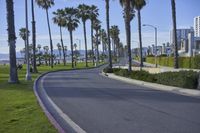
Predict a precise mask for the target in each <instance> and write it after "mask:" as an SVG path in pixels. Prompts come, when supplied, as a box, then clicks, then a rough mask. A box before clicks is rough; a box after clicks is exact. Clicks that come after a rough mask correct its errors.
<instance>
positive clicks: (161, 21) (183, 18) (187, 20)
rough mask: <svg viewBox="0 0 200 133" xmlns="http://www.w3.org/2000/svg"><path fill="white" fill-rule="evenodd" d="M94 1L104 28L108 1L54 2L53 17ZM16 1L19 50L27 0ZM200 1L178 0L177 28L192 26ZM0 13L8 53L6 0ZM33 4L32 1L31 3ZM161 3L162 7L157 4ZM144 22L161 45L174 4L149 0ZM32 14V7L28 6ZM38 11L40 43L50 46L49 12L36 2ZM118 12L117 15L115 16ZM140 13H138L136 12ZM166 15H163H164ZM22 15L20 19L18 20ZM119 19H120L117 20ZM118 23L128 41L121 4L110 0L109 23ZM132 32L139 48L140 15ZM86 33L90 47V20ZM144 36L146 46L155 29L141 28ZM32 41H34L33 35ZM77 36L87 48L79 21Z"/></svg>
mask: <svg viewBox="0 0 200 133" xmlns="http://www.w3.org/2000/svg"><path fill="white" fill-rule="evenodd" d="M82 3H85V4H88V5H91V4H94V5H96V6H98V8H99V13H100V16H99V19H100V20H101V21H102V27H103V28H104V29H105V28H106V19H105V2H104V1H101V2H97V1H92V0H88V1H85V0H77V1H72V0H60V1H59V2H58V1H55V6H53V7H52V8H51V9H50V10H49V14H50V20H52V17H53V15H52V12H53V11H55V10H56V9H58V8H64V7H66V6H67V7H71V6H73V7H77V6H78V4H82ZM14 4H15V6H14V7H15V31H16V36H17V40H16V50H17V51H19V50H20V49H22V48H24V42H23V40H22V39H21V38H20V37H19V29H20V28H21V27H25V20H24V15H25V14H24V6H23V5H24V1H17V2H15V3H14ZM199 4H200V1H198V0H193V1H192V2H191V1H189V0H176V8H177V29H180V28H190V27H192V26H193V23H194V22H193V21H194V17H196V16H200V9H199V8H198V5H199ZM0 5H1V8H0V12H1V14H0V16H1V18H4V19H1V26H0V44H1V45H0V53H8V45H7V44H8V43H7V31H6V28H7V27H6V26H7V24H6V12H5V10H6V7H5V2H4V1H0ZM29 5H30V3H29ZM158 5H159V6H158ZM141 13H142V23H143V24H146V23H147V24H151V25H154V26H156V27H158V45H161V44H162V43H166V42H170V30H171V28H172V17H171V4H170V0H168V1H163V2H162V3H159V0H149V1H148V3H147V5H146V6H145V7H144V8H143V10H142V12H141ZM29 14H30V7H29ZM35 14H36V29H37V30H36V32H37V44H41V45H43V46H44V45H48V46H49V36H48V30H47V24H46V16H45V15H46V14H45V11H44V10H42V9H40V8H38V6H37V5H35ZM116 14H117V15H116ZM136 15H137V14H136ZM163 16H164V17H163ZM19 18H20V19H19ZM116 20H118V21H116ZM50 22H51V29H52V36H53V44H54V49H56V44H57V43H60V35H59V28H58V27H57V25H55V24H53V22H52V21H50ZM112 25H118V26H119V29H120V33H121V34H120V39H121V41H122V42H123V43H124V44H125V42H126V40H125V28H124V20H123V17H122V7H121V6H120V4H119V1H117V0H116V1H110V26H112ZM131 27H132V29H131V31H132V35H131V36H132V40H133V42H132V48H135V47H137V45H138V44H137V43H136V42H137V41H138V33H137V32H138V31H137V16H136V17H135V18H134V20H133V21H132V22H131ZM29 30H31V15H29ZM63 31H64V44H65V45H67V46H69V33H68V32H67V30H66V29H65V30H63ZM87 34H88V35H87V36H88V46H89V49H90V48H91V44H90V22H89V21H87ZM142 35H143V36H142V37H143V46H148V45H151V44H153V43H154V30H153V29H151V28H149V27H142ZM29 39H30V43H31V42H32V41H31V37H30V38H29ZM76 39H80V40H81V49H84V44H83V31H82V24H81V23H80V25H79V28H78V29H77V30H76V31H75V32H74V42H75V43H79V42H78V41H77V40H76Z"/></svg>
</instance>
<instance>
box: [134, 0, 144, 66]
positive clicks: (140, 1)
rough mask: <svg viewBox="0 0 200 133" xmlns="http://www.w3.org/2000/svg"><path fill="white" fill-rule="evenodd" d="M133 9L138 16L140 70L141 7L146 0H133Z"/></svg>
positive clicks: (141, 59) (141, 63)
mask: <svg viewBox="0 0 200 133" xmlns="http://www.w3.org/2000/svg"><path fill="white" fill-rule="evenodd" d="M134 2H135V3H134V4H135V9H136V10H137V16H138V34H139V44H140V70H141V69H142V67H143V57H142V33H141V12H140V11H141V9H142V8H143V7H144V6H145V5H146V0H135V1H134Z"/></svg>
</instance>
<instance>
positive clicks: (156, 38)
mask: <svg viewBox="0 0 200 133" xmlns="http://www.w3.org/2000/svg"><path fill="white" fill-rule="evenodd" d="M142 26H149V27H152V28H154V30H155V47H156V53H155V64H156V67H158V64H157V28H156V27H155V26H153V25H150V24H143V25H142Z"/></svg>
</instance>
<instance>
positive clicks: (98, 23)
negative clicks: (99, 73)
mask: <svg viewBox="0 0 200 133" xmlns="http://www.w3.org/2000/svg"><path fill="white" fill-rule="evenodd" d="M100 23H101V22H100V21H99V20H98V19H96V20H95V21H94V25H93V26H94V27H93V28H94V30H95V32H96V35H95V40H96V41H95V42H96V43H95V44H96V45H95V46H96V48H95V49H96V65H97V66H98V64H99V38H98V37H99V35H100V34H99V30H100V29H101V25H100Z"/></svg>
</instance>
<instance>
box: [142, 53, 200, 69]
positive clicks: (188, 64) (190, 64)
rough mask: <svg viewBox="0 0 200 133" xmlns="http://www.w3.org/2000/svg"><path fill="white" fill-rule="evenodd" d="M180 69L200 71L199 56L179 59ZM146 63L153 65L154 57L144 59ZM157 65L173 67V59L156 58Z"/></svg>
mask: <svg viewBox="0 0 200 133" xmlns="http://www.w3.org/2000/svg"><path fill="white" fill-rule="evenodd" d="M178 59H179V60H178V61H179V62H178V63H179V67H180V68H190V69H200V56H195V57H179V58H178ZM146 62H148V63H151V64H155V57H146ZM157 63H158V64H159V65H161V66H168V67H173V66H174V57H157Z"/></svg>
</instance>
